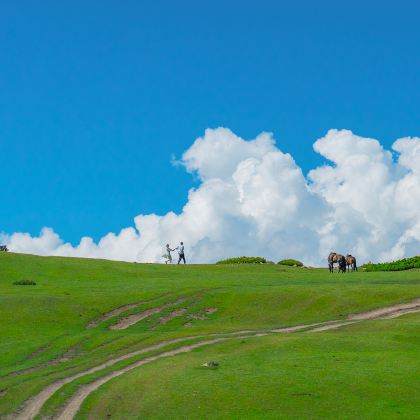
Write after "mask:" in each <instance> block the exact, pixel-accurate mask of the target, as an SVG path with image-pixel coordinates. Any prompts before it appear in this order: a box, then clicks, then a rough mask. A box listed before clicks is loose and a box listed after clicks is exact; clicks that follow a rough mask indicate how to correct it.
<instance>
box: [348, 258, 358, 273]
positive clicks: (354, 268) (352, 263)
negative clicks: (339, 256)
mask: <svg viewBox="0 0 420 420" xmlns="http://www.w3.org/2000/svg"><path fill="white" fill-rule="evenodd" d="M346 264H347V270H350V267H351V271H357V264H356V258H355V257H353V255H351V254H347V255H346Z"/></svg>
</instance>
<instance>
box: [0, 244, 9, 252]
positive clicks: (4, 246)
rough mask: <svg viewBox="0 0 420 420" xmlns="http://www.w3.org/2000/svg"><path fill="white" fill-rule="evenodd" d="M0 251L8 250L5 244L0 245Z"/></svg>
mask: <svg viewBox="0 0 420 420" xmlns="http://www.w3.org/2000/svg"><path fill="white" fill-rule="evenodd" d="M1 251H4V252H7V251H8V249H7V245H0V252H1Z"/></svg>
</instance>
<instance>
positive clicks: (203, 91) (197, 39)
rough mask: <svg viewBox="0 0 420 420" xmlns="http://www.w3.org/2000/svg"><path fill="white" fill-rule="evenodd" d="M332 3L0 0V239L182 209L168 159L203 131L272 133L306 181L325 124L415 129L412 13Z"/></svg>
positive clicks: (111, 224) (384, 136)
mask: <svg viewBox="0 0 420 420" xmlns="http://www.w3.org/2000/svg"><path fill="white" fill-rule="evenodd" d="M341 3H342V2H337V1H334V2H333V1H318V2H310V1H301V2H296V1H294V2H291V1H290V2H282V1H264V0H262V1H259V2H246V1H226V0H225V1H211V2H192V1H177V2H172V1H171V2H170V1H157V0H155V1H153V2H150V3H148V2H138V1H125V2H116V1H100V2H99V1H83V2H82V1H77V0H73V1H71V2H68V1H62V2H61V1H60V2H57V1H55V2H53V1H44V2H35V1H28V2H25V1H22V2H3V3H2V7H1V9H2V11H1V14H0V57H1V58H0V60H1V61H0V63H1V65H0V161H1V173H2V175H1V177H0V187H1V205H0V231H4V232H15V231H24V232H30V233H31V234H36V233H38V232H39V230H40V229H41V228H42V227H43V226H52V227H54V229H55V230H56V231H57V232H58V233H59V234H60V236H61V237H62V238H63V239H65V240H67V241H71V242H73V243H74V242H77V241H78V240H79V239H80V237H81V236H84V235H89V236H92V237H93V238H95V239H97V238H99V237H101V236H103V235H104V234H105V233H107V232H109V231H118V230H119V229H120V228H121V227H123V226H127V225H131V224H132V218H133V217H134V216H135V215H137V214H147V213H152V212H154V213H158V214H164V213H166V212H167V211H169V210H175V211H179V210H180V209H181V208H182V205H183V204H184V203H185V201H186V194H187V191H188V190H189V188H191V187H192V186H194V179H193V178H192V177H191V176H190V175H188V174H186V173H185V170H184V169H183V168H180V167H173V166H172V165H171V163H170V161H171V156H172V155H175V156H177V157H180V155H181V154H182V152H183V151H184V150H186V149H187V148H188V147H189V146H190V145H191V144H192V142H193V141H194V140H195V139H196V138H197V137H198V136H200V135H202V134H203V133H204V130H205V129H206V128H208V127H219V126H225V127H229V128H230V129H231V130H233V131H234V132H235V133H236V134H238V135H239V136H241V137H243V138H249V139H250V138H254V137H255V136H256V135H257V134H258V133H260V132H261V131H270V132H273V133H274V136H275V138H276V140H277V144H278V146H279V148H280V149H281V150H282V151H285V152H289V153H291V155H292V156H293V157H294V159H295V160H296V162H297V163H298V165H299V166H300V167H301V168H302V169H303V170H304V171H305V172H306V171H308V170H309V169H312V168H314V167H316V166H317V165H319V164H320V163H322V162H323V160H322V158H321V157H320V156H319V155H317V154H316V153H315V152H313V150H312V144H313V142H314V141H315V140H316V139H317V138H319V137H321V136H323V135H325V133H326V132H327V130H328V129H330V128H339V129H340V128H348V129H351V130H352V131H353V132H354V133H357V134H360V135H363V136H367V137H374V138H378V139H380V140H381V142H382V144H383V145H385V146H389V145H390V144H391V143H392V142H393V141H394V140H395V139H396V138H399V137H403V136H416V135H417V136H418V135H420V111H419V110H420V107H419V104H420V54H419V45H420V31H419V29H418V16H419V14H420V5H419V3H418V2H416V1H400V2H379V1H363V2H361V1H352V2H346V4H341ZM391 3H392V4H391Z"/></svg>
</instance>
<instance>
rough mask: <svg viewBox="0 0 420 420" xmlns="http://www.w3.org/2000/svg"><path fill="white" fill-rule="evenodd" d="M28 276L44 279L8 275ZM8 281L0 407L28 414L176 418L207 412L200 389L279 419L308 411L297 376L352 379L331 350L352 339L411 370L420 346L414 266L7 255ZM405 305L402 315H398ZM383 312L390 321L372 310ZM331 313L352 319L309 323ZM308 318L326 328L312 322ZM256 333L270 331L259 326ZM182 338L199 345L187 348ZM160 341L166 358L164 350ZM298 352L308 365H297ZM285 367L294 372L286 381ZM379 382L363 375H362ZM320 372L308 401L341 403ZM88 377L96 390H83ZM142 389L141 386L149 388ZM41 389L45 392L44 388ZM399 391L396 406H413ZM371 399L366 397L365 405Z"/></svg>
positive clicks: (3, 271) (351, 344) (394, 378)
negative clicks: (376, 268)
mask: <svg viewBox="0 0 420 420" xmlns="http://www.w3.org/2000/svg"><path fill="white" fill-rule="evenodd" d="M23 279H30V280H33V281H35V282H36V283H37V284H36V285H35V286H17V285H14V284H13V282H15V281H17V280H23ZM0 292H1V294H0V296H1V297H0V299H1V309H0V311H1V312H0V313H1V320H2V322H1V323H0V333H1V336H2V341H1V343H0V354H1V356H0V380H1V384H2V385H1V388H2V390H1V391H0V413H1V414H2V415H3V416H7V415H11V414H12V413H13V416H14V418H18V416H19V415H22V416H24V415H26V414H25V413H31V415H32V414H33V415H36V414H37V413H41V414H43V415H53V416H58V415H59V414H60V413H63V407H64V408H65V407H70V406H72V404H73V407H75V411H74V413H77V412H78V410H79V407H80V406H81V411H80V412H79V414H78V416H79V417H81V418H89V417H90V418H104V416H108V414H109V415H111V416H112V418H121V419H122V418H127V416H129V417H132V418H137V417H138V416H141V417H143V416H145V415H148V416H149V417H152V418H154V417H156V418H159V417H161V418H163V417H165V416H166V417H167V416H172V417H175V418H176V417H182V416H183V415H184V414H185V413H187V414H188V416H189V417H190V418H191V417H192V418H193V417H197V418H200V416H201V415H202V411H200V410H201V408H200V410H199V409H198V408H197V404H196V403H197V401H198V400H200V398H201V400H203V399H204V400H205V401H207V403H204V402H202V403H201V404H202V406H203V407H205V408H204V409H205V411H206V412H208V413H209V416H210V417H220V418H223V417H226V418H229V417H230V418H232V417H235V416H238V417H240V416H243V413H244V411H243V410H245V409H246V410H248V411H247V412H249V413H250V416H251V417H252V416H254V417H259V416H261V413H262V411H261V410H264V409H265V408H267V410H269V412H270V413H272V414H273V418H275V417H276V415H278V414H279V413H280V412H284V413H287V415H290V416H292V417H293V416H294V415H302V412H299V410H298V406H299V404H298V402H299V401H301V400H302V398H303V397H304V396H302V395H298V394H300V393H301V391H299V389H300V388H299V385H298V383H299V378H300V379H301V380H306V381H310V383H313V381H314V380H315V381H316V378H318V380H319V378H322V377H325V378H327V379H328V378H330V379H334V378H336V379H337V380H338V377H340V375H342V378H341V379H342V380H345V379H346V378H349V377H351V374H352V369H351V363H352V362H351V360H349V361H347V362H348V363H347V365H346V364H345V363H344V365H343V370H340V371H339V373H338V377H337V373H334V370H335V365H334V363H335V361H334V363H332V362H331V361H330V363H326V362H325V361H324V360H323V357H324V356H325V355H324V353H325V352H331V349H334V350H333V352H336V353H337V354H340V353H341V352H344V353H345V354H348V353H349V352H351V353H352V354H353V353H354V349H355V347H357V348H358V349H364V350H366V349H370V350H367V352H368V354H373V353H375V352H376V354H377V355H379V354H381V355H382V356H383V361H382V362H381V363H382V364H383V363H384V361H385V362H386V361H387V360H388V361H389V362H390V363H394V362H396V360H397V359H395V357H396V354H395V352H389V355H388V356H386V354H387V352H386V351H385V350H387V349H389V348H390V346H391V347H392V346H393V345H395V346H399V347H398V348H400V350H401V352H403V353H404V358H403V360H404V363H405V366H406V367H407V369H409V368H410V366H411V367H412V365H411V363H412V362H413V361H414V360H415V358H418V356H419V355H420V354H419V350H418V349H419V348H420V346H418V344H419V343H418V341H417V342H416V340H418V339H419V337H418V336H416V334H415V328H416V327H417V328H418V326H419V319H420V317H419V314H418V313H417V312H416V311H417V308H418V306H417V303H415V302H417V300H416V299H418V298H420V273H419V272H398V273H362V272H359V273H348V274H346V275H338V274H337V273H334V274H329V273H328V272H327V270H324V269H301V268H289V267H284V266H278V265H264V266H260V265H250V266H246V265H241V266H221V265H202V266H199V265H197V266H176V265H172V266H166V265H152V264H129V263H118V262H110V261H102V260H86V259H66V258H58V257H35V256H30V255H18V254H5V253H4V254H3V253H2V254H0ZM400 302H406V303H408V306H407V307H406V306H404V307H403V309H401V307H398V308H399V309H395V307H394V308H393V309H392V310H389V311H388V312H385V313H382V314H381V315H377V316H376V315H375V317H372V316H370V317H368V319H375V320H372V321H363V322H361V321H362V320H361V319H359V320H358V319H357V317H356V319H354V318H352V317H351V314H356V313H362V312H365V311H369V310H372V309H375V308H381V307H387V306H390V305H394V304H396V303H400ZM413 302H414V303H413ZM410 305H411V306H410ZM404 311H405V312H407V314H405V315H404V316H403V317H399V316H400V315H403V313H402V312H404ZM405 312H404V313H405ZM349 316H350V317H349ZM379 317H381V318H384V317H385V318H386V317H388V318H391V319H389V320H381V321H379V320H376V319H377V318H379ZM393 317H395V318H393ZM397 317H398V318H397ZM329 321H333V322H332V323H329ZM323 322H327V324H326V325H327V327H328V328H330V327H331V326H333V327H334V328H336V327H338V326H341V324H343V327H344V329H333V330H326V331H325V332H322V331H318V332H316V334H315V333H314V334H307V333H305V332H304V331H305V330H308V329H310V328H312V330H314V331H315V330H317V329H319V328H320V327H321V325H318V323H323ZM313 323H316V324H317V326H312V327H309V325H310V324H313ZM334 323H335V324H334ZM347 324H348V325H347ZM293 326H295V327H296V326H303V327H304V328H302V329H300V328H297V329H296V331H294V330H293V329H292V330H287V331H286V330H285V331H282V334H281V335H280V334H277V333H276V332H275V331H274V330H278V329H284V328H287V327H293ZM322 328H324V329H325V326H323V327H322ZM392 328H394V330H393V329H392ZM293 331H294V332H293ZM299 331H302V332H299ZM372 331H380V333H377V334H376V335H375V334H373V333H372ZM417 331H418V330H417ZM283 332H284V334H283ZM232 334H233V335H232ZM261 334H267V335H265V336H259V337H258V336H255V335H261ZM341 336H342V337H343V340H344V341H341V339H340V337H341ZM235 337H239V338H237V339H234V338H235ZM320 337H321V338H320ZM337 337H338V338H337ZM370 337H372V338H370ZM396 337H397V338H396ZM242 341H245V343H242ZM358 341H360V342H359V344H356V343H357V342H358ZM379 344H380V346H379V348H378V345H379ZM416 345H417V346H416ZM188 346H190V347H188ZM352 349H353V350H352ZM184 350H185V352H187V351H188V352H189V351H190V350H192V352H191V353H188V354H184V355H180V354H179V355H178V353H180V352H184ZM162 353H163V354H164V355H165V353H167V357H165V358H159V355H160V354H162ZM391 353H392V354H391ZM172 354H173V355H174V357H170V356H172ZM280 354H281V355H283V356H284V358H285V359H284V360H285V361H287V360H288V362H287V363H289V365H287V363H286V365H285V366H284V368H285V370H284V371H283V370H282V369H279V367H280V365H279V363H280V362H279V357H280V356H279V355H280ZM354 354H355V353H354ZM361 354H362V356H363V357H362V358H361V359H360V360H359V362H360V363H361V366H364V368H366V366H367V365H366V363H367V362H366V357H367V356H366V353H361ZM175 355H176V356H175ZM293 355H297V356H296V357H297V358H298V360H299V363H298V364H297V366H301V367H302V369H303V370H302V371H300V370H294V369H293V366H294V365H295V364H296V363H295V361H294V356H293ZM387 357H388V359H387ZM398 357H399V356H398ZM145 358H146V359H147V358H149V360H146V359H145ZM220 358H222V359H223V360H226V361H227V362H223V363H222V364H221V366H220V367H219V368H218V369H216V370H215V371H214V372H213V371H211V372H210V371H209V370H205V369H206V368H202V367H200V365H201V364H202V363H204V362H206V361H208V360H211V359H220ZM324 359H325V357H324ZM400 359H401V358H400ZM145 360H146V362H147V364H145ZM240 360H242V362H239V361H240ZM372 361H373V362H372V363H373V364H370V365H369V366H371V367H372V372H374V371H375V372H379V373H380V372H381V366H382V365H381V363H379V362H378V359H377V358H375V357H373V359H372ZM359 362H357V361H356V363H359ZM136 363H137V364H138V366H140V365H142V364H144V366H142V367H136V366H137V365H136ZM238 363H239V364H238ZM226 364H227V367H225V365H226ZM168 366H170V368H169V367H168ZM311 366H318V367H317V368H316V369H315V370H311V369H310V367H311ZM256 367H258V368H256ZM163 368H164V369H163ZM203 369H204V371H203ZM360 370H361V371H362V370H363V368H361V369H360ZM409 371H411V370H409ZM163 372H166V373H165V375H163ZM209 372H210V373H209ZM293 372H294V374H293ZM310 372H312V376H311V375H310ZM116 373H118V376H117V375H116ZM120 373H121V374H120ZM315 373H316V375H315ZM211 374H214V376H209V375H211ZM215 375H218V376H215ZM267 375H268V376H270V377H271V378H272V384H273V385H272V388H270V389H268V388H267V387H262V384H265V383H267ZM284 375H286V376H287V377H288V378H290V379H288V380H287V381H286V382H284ZM114 376H115V378H114ZM105 378H106V379H107V380H106V381H105ZM112 378H114V379H112ZM215 378H218V379H217V381H216V382H213V381H214V379H215ZM407 378H408V379H407V381H408V382H407V383H406V385H407V386H418V385H419V383H418V382H415V381H418V380H417V379H415V378H414V377H413V378H412V377H411V376H410V375H408V376H407ZM108 379H109V381H108ZM244 379H246V380H244ZM386 379H387V381H388V382H389V383H390V384H391V385H392V384H393V383H394V382H395V386H396V387H397V382H398V381H399V380H400V379H401V378H399V377H398V375H397V373H396V372H395V373H392V372H388V376H387V377H386ZM371 380H372V377H370V376H369V375H368V376H367V378H366V381H367V382H366V383H367V384H368V383H369V381H371ZM98 381H99V382H98ZM101 381H102V382H103V383H104V385H102V384H101ZM95 383H96V384H99V386H98V387H97V391H95V389H96V388H95V389H93V388H94V386H93V384H95ZM86 384H90V385H86ZM323 384H324V385H323V386H324V388H325V389H324V391H323V392H321V393H319V395H318V394H316V395H318V397H317V398H315V399H314V398H312V399H311V403H310V404H311V405H314V406H316V407H317V408H318V409H319V410H318V411H316V410H315V411H314V413H317V415H319V416H320V417H321V416H324V418H325V413H326V411H325V407H327V406H328V405H331V404H333V403H335V401H336V398H337V395H336V393H334V392H327V391H328V390H330V391H333V390H334V386H335V385H334V381H332V382H328V381H326V382H325V383H323ZM391 385H390V389H391V388H392V386H391ZM89 386H90V389H91V390H92V391H95V392H93V393H90V392H89V393H86V392H85V391H84V390H86V389H88V388H89ZM207 386H208V387H209V391H211V397H210V398H209V396H208V395H206V393H205V389H206V387H207ZM284 386H287V387H290V390H293V389H295V388H294V387H295V386H297V388H296V389H297V391H296V392H295V394H297V395H296V398H291V399H290V395H289V396H288V400H290V404H286V403H285V400H284V398H286V397H285V395H283V394H282V393H281V392H280V394H277V390H278V389H277V388H278V387H284ZM366 386H367V385H366ZM133 389H134V390H137V389H138V390H139V392H140V390H143V391H142V394H141V395H142V397H141V398H140V397H139V395H138V393H137V392H135V391H134V390H133ZM217 389H219V390H221V389H223V392H221V394H220V393H219V392H217V391H216V390H217ZM43 390H44V391H43ZM45 390H48V392H46V391H45ZM130 390H131V391H130ZM193 390H196V393H197V395H196V397H197V399H195V398H192V395H193V394H191V392H193ZM41 391H42V392H44V394H42V395H43V399H42V398H41V399H40V398H39V397H38V399H36V398H37V397H36V396H39V395H40V392H41ZM350 391H351V390H350ZM350 391H348V390H347V391H346V392H350ZM388 391H389V390H388ZM302 392H303V391H302ZM305 392H306V391H305ZM305 392H303V393H305ZM360 392H362V390H361V389H357V387H356V388H354V389H353V394H351V392H350V394H349V399H348V400H349V402H348V404H350V403H351V401H353V402H354V401H355V400H354V399H353V400H352V399H351V398H350V396H351V395H353V397H354V395H359V393H360ZM309 394H311V395H312V394H313V392H309ZM168 395H170V398H168ZM194 395H195V394H194ZM281 395H283V396H282V397H281ZM287 395H288V394H287ZM313 395H315V394H313ZM386 395H387V394H386V393H385V394H383V395H379V394H378V395H377V398H380V399H381V398H382V399H383V398H385V397H386ZM406 395H407V394H406ZM80 396H83V398H81V397H80ZM199 396H200V397H199ZM247 396H248V397H247ZM250 396H259V398H261V400H259V398H250ZM280 397H281V398H280ZM372 398H373V397H372ZM233 399H234V400H235V401H236V402H235V404H233V405H232V401H233ZM319 399H321V400H322V402H323V404H321V403H320V402H319ZM373 399H374V398H373ZM373 399H372V401H373ZM117 400H118V401H119V402H118V404H117V403H116V401H117ZM324 400H325V401H324ZM368 400H369V401H370V399H369V398H368ZM98 401H99V403H98ZM159 401H160V403H158V402H159ZM212 401H213V402H212ZM216 401H217V403H216ZM293 401H294V402H293ZM399 401H400V400H399ZM404 401H405V400H404V399H402V400H401V401H400V402H399V403H398V404H400V405H401V407H406V408H405V409H406V410H409V407H408V405H406V404H405V403H404ZM66 404H67V406H66ZM159 404H161V405H160V407H161V408H159V409H157V410H154V411H153V409H152V407H159ZM171 404H172V405H171ZM285 404H286V405H285ZM396 404H397V403H396ZM398 404H397V405H398ZM286 406H287V407H286ZM163 407H166V408H163ZM200 407H201V405H200ZM293 407H295V408H293ZM323 407H324V408H323ZM345 407H347V406H345ZM375 407H376V403H375V404H374V403H373V402H372V403H368V405H367V406H366V407H365V408H366V410H370V411H366V413H367V412H369V413H373V412H374V410H375ZM407 407H408V408H407ZM346 409H348V408H346ZM401 409H402V408H401ZM25 410H27V411H25ZM294 410H295V411H294ZM296 410H297V411H296ZM372 410H373V411H372ZM69 412H70V411H69ZM72 416H73V414H72ZM350 417H351V416H350ZM26 418H27V417H26Z"/></svg>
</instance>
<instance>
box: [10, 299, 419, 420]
mask: <svg viewBox="0 0 420 420" xmlns="http://www.w3.org/2000/svg"><path fill="white" fill-rule="evenodd" d="M168 305H169V304H168ZM172 305H173V303H172ZM155 309H156V308H155ZM412 312H420V299H416V300H414V301H412V302H410V303H405V304H397V305H392V306H388V307H385V308H379V309H375V310H372V311H367V312H363V313H359V314H353V315H349V316H348V317H347V319H345V320H332V321H326V322H317V323H312V324H301V325H296V326H292V327H285V328H277V329H272V330H266V331H252V330H244V331H235V332H232V333H220V334H207V335H196V336H190V337H180V338H176V339H173V340H167V341H162V342H160V343H157V344H154V345H152V346H149V347H145V348H143V349H140V350H136V351H133V352H130V353H127V354H124V355H122V356H119V357H117V358H114V359H110V360H108V361H106V362H104V363H102V364H100V365H98V366H94V367H92V368H90V369H88V370H86V371H83V372H79V373H77V374H75V375H72V376H70V377H68V378H65V379H61V380H59V381H56V382H54V383H53V384H50V385H48V386H47V387H46V388H44V389H43V390H42V391H41V392H40V393H39V394H37V395H35V396H34V397H32V398H30V399H29V400H27V401H26V403H25V404H24V406H23V408H22V409H21V410H20V411H19V412H18V413H17V414H15V415H14V416H13V417H11V419H13V420H28V419H33V418H34V417H35V416H36V415H37V414H38V413H39V412H40V410H41V408H42V406H43V405H44V403H45V402H46V401H47V400H48V399H49V398H50V397H51V396H52V395H53V394H54V393H55V392H57V391H58V390H59V389H60V388H61V387H62V386H63V385H65V384H67V383H70V382H72V381H74V380H75V379H78V378H80V377H82V376H85V375H88V374H91V373H94V372H98V371H100V370H101V369H104V368H106V367H109V366H112V365H114V364H115V363H117V362H120V361H122V360H126V359H129V358H131V357H134V356H138V355H141V354H144V353H148V352H151V351H155V350H159V349H162V348H163V347H166V346H168V345H171V344H177V343H180V342H182V341H186V340H192V339H199V338H204V337H207V338H209V337H214V336H218V335H219V336H220V335H223V336H222V337H216V338H212V339H207V340H205V341H200V342H197V343H193V344H188V345H184V346H181V347H178V348H176V349H173V350H169V351H164V352H162V353H159V354H156V355H153V356H149V357H146V358H144V359H141V360H139V361H136V362H134V363H132V364H130V365H128V366H126V367H124V368H122V369H118V370H116V371H114V372H111V373H109V374H107V375H105V376H103V377H101V378H99V379H97V380H95V381H93V382H91V383H89V384H87V385H83V386H81V387H80V388H79V390H78V391H77V392H76V393H75V394H74V395H73V396H71V397H70V398H69V399H68V400H67V403H66V404H65V406H64V408H63V410H62V411H61V413H60V414H59V415H58V417H57V418H58V419H60V420H70V419H72V418H73V417H74V415H75V414H76V413H77V411H78V410H79V408H80V406H81V404H82V403H83V401H84V400H85V399H86V397H87V396H89V394H90V393H91V392H92V391H94V390H96V389H98V388H99V387H100V386H101V385H103V384H104V383H106V382H108V381H110V380H111V379H113V378H115V377H117V376H120V375H122V374H124V373H126V372H128V371H130V370H132V369H135V368H137V367H139V366H142V365H144V364H146V363H150V362H152V361H155V360H158V359H160V358H163V357H169V356H174V355H176V354H179V353H186V352H189V351H191V350H193V349H195V348H198V347H202V346H206V345H210V344H215V343H219V342H221V341H226V340H229V339H234V338H236V339H240V338H251V337H261V336H265V335H268V334H273V333H293V332H297V331H304V332H308V333H314V332H321V331H328V330H331V329H337V328H340V327H343V326H346V325H350V324H354V323H357V322H361V321H364V320H374V319H385V318H386V319H389V318H396V317H399V316H402V315H404V314H407V313H412Z"/></svg>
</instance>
